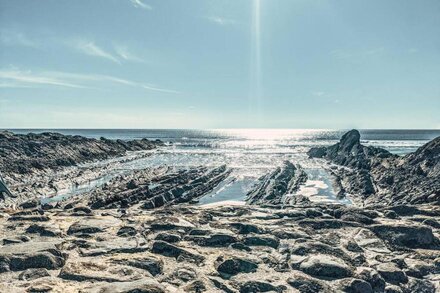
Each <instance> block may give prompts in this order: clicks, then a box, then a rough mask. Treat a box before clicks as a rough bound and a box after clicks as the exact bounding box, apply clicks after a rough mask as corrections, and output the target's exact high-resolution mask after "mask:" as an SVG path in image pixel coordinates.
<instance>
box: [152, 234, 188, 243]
mask: <svg viewBox="0 0 440 293" xmlns="http://www.w3.org/2000/svg"><path fill="white" fill-rule="evenodd" d="M155 239H156V240H162V241H165V242H168V243H175V242H179V241H180V240H181V239H182V238H181V237H180V236H179V235H176V234H170V233H165V232H163V233H159V234H157V235H156V238H155Z"/></svg>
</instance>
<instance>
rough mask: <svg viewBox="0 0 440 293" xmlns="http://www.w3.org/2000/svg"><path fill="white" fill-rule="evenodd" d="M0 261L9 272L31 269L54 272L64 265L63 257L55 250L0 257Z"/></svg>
mask: <svg viewBox="0 0 440 293" xmlns="http://www.w3.org/2000/svg"><path fill="white" fill-rule="evenodd" d="M0 260H1V261H0V262H3V263H4V264H6V265H8V269H9V270H11V271H24V270H26V269H32V268H45V269H48V270H56V269H59V268H61V267H62V266H64V263H65V259H64V257H63V255H62V254H61V253H60V252H59V251H56V250H54V251H50V252H49V251H42V252H35V253H28V254H16V255H8V256H0Z"/></svg>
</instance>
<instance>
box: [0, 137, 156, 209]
mask: <svg viewBox="0 0 440 293" xmlns="http://www.w3.org/2000/svg"><path fill="white" fill-rule="evenodd" d="M163 145H164V144H163V143H162V142H161V141H149V140H147V139H141V140H132V141H123V140H109V139H105V138H101V139H99V140H98V139H92V138H85V137H82V136H70V135H62V134H59V133H41V134H34V133H29V134H27V135H21V134H13V133H12V132H8V131H0V173H1V174H2V175H3V176H4V180H5V182H6V184H7V186H8V187H9V189H10V192H9V191H8V190H7V188H5V186H4V185H3V182H2V181H1V180H0V205H3V204H6V205H12V204H20V203H21V202H23V201H26V200H28V199H30V198H31V199H32V198H35V197H42V196H47V195H48V194H56V193H57V191H58V190H59V189H63V188H69V187H72V186H75V185H79V184H81V183H84V182H87V181H90V180H91V179H94V178H97V177H99V176H103V175H104V174H106V173H108V172H109V169H111V167H114V166H113V165H114V163H113V162H109V163H108V164H107V165H106V164H104V165H101V164H100V165H97V166H90V167H89V168H87V169H85V170H84V169H81V168H72V167H75V166H78V165H79V164H83V163H87V162H94V161H101V160H104V159H109V158H115V157H120V156H123V155H126V154H127V152H132V151H145V150H151V149H154V148H156V147H159V146H163ZM139 155H140V154H139ZM107 166H109V168H106V167H107ZM0 177H1V176H0ZM5 202H6V203H5Z"/></svg>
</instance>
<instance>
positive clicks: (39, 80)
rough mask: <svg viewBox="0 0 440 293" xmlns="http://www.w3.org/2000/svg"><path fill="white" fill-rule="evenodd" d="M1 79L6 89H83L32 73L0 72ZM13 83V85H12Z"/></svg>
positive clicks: (13, 70)
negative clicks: (60, 87) (39, 87)
mask: <svg viewBox="0 0 440 293" xmlns="http://www.w3.org/2000/svg"><path fill="white" fill-rule="evenodd" d="M0 79H3V80H4V85H5V87H29V86H30V85H51V86H62V87H70V88H81V86H79V85H76V84H73V83H70V82H67V81H63V80H60V79H57V78H53V77H48V76H42V75H36V74H34V73H32V72H31V71H19V70H15V69H12V70H0ZM11 81H12V82H13V83H11Z"/></svg>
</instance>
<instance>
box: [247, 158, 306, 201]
mask: <svg viewBox="0 0 440 293" xmlns="http://www.w3.org/2000/svg"><path fill="white" fill-rule="evenodd" d="M306 181H307V174H306V173H305V171H304V170H303V169H302V167H301V166H300V165H297V166H295V165H293V164H292V163H291V162H289V161H285V162H284V163H283V165H282V166H281V167H278V168H276V169H275V171H273V172H272V173H270V174H268V175H267V176H265V177H263V178H261V180H260V183H259V184H258V185H257V186H256V187H255V188H254V189H253V190H251V191H250V192H249V193H248V194H247V199H246V201H247V202H248V203H250V204H263V203H264V204H282V203H284V204H290V203H291V202H293V201H294V200H295V198H294V197H292V196H291V195H292V194H294V193H295V192H296V191H297V190H298V189H299V187H300V185H301V184H303V183H305V182H306Z"/></svg>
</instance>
